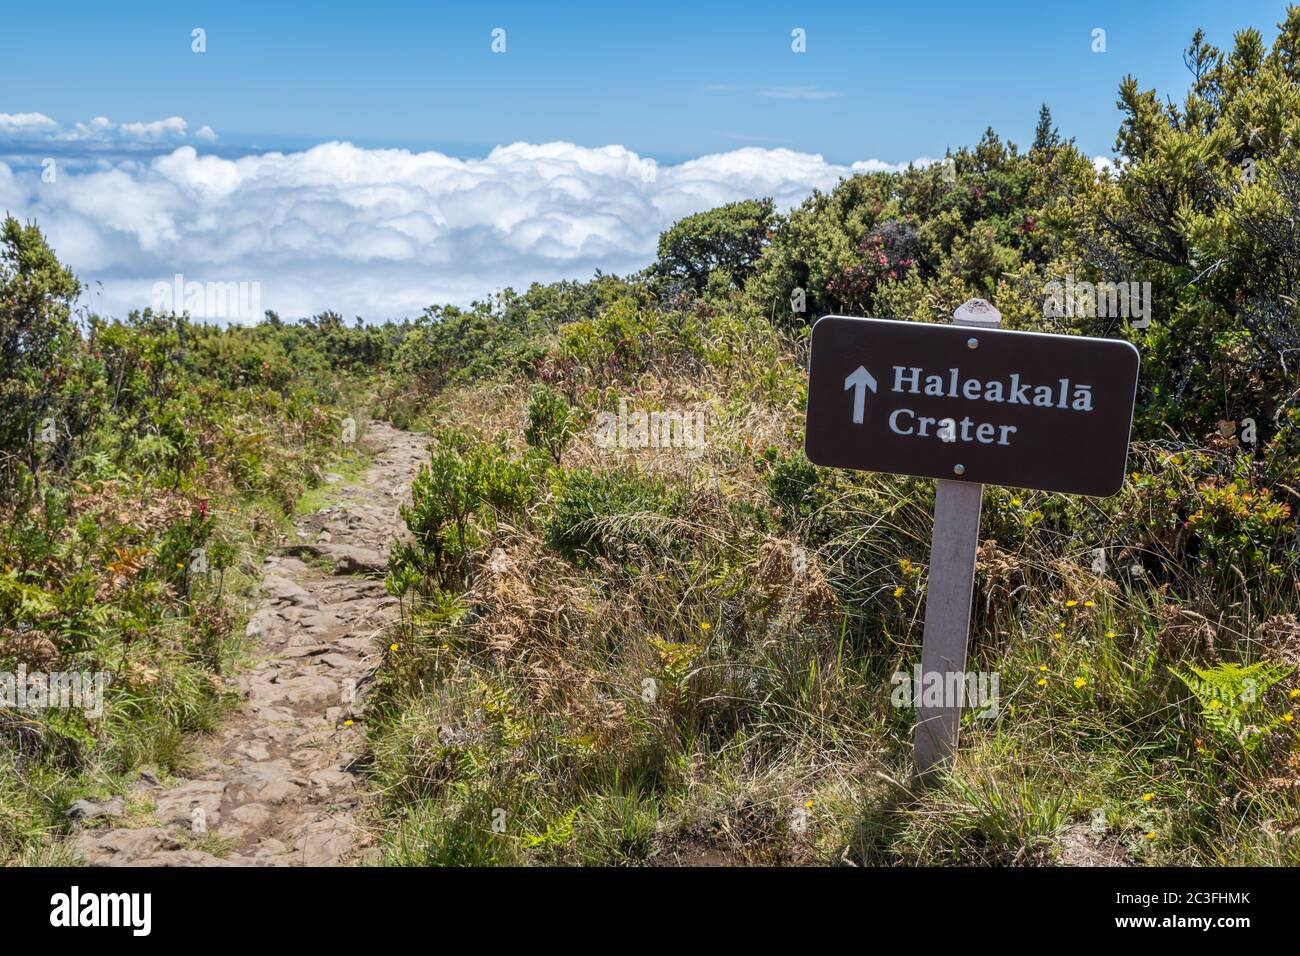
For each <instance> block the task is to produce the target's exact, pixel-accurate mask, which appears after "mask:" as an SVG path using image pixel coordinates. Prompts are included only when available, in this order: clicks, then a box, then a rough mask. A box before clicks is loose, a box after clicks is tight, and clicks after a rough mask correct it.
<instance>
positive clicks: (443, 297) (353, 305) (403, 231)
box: [0, 118, 900, 319]
mask: <svg viewBox="0 0 1300 956" xmlns="http://www.w3.org/2000/svg"><path fill="white" fill-rule="evenodd" d="M174 119H176V120H179V118H174ZM97 122H98V121H92V122H91V123H90V124H86V126H85V128H86V129H88V130H94V129H95V128H96V124H97ZM105 122H107V121H105ZM99 125H100V126H101V127H102V126H103V124H99ZM110 125H111V124H110ZM137 125H138V126H139V127H140V128H139V129H138V130H137V129H135V126H137ZM127 127H130V129H128V128H127ZM186 129H187V126H186V125H185V123H184V121H183V120H180V121H178V122H174V121H173V120H166V121H161V122H160V123H158V124H124V125H123V126H121V127H114V129H113V134H114V135H117V136H126V135H137V136H144V137H166V136H172V135H183V134H184V132H185V130H186ZM896 168H900V167H899V166H895V165H892V164H888V163H882V162H880V161H879V160H867V161H864V162H859V163H854V164H853V165H852V166H844V165H837V164H834V163H828V162H826V160H825V159H823V158H822V157H821V156H818V155H814V154H811V153H800V152H795V151H793V150H789V149H758V148H746V149H737V150H733V151H731V152H726V153H716V154H712V155H708V156H702V157H700V158H698V159H694V160H691V161H689V162H685V163H681V164H679V165H661V164H659V163H657V162H656V161H655V160H653V159H648V158H645V157H642V156H639V155H637V154H636V153H634V152H632V151H631V150H629V149H627V148H625V147H623V146H605V147H601V148H587V147H582V146H575V145H573V144H571V143H560V142H556V143H543V144H529V143H513V144H510V145H505V146H500V147H498V148H496V149H494V150H493V151H492V152H491V153H490V154H489V155H488V156H486V157H484V158H481V159H480V158H472V159H457V158H455V157H451V156H447V155H444V154H442V153H438V152H422V153H413V152H410V151H407V150H400V149H364V148H360V147H357V146H354V145H352V144H350V143H338V142H334V143H326V144H323V145H320V146H316V147H314V148H312V149H308V150H305V151H302V152H292V153H279V152H267V153H257V154H253V155H248V156H244V157H242V158H237V159H224V158H221V157H218V156H214V155H208V154H200V153H199V152H198V151H197V150H196V149H195V148H194V147H193V146H191V145H181V146H179V147H177V148H176V149H173V150H170V151H168V152H165V153H163V154H162V155H158V156H155V157H154V158H152V159H149V160H145V159H117V160H114V161H106V160H102V159H101V161H99V162H98V163H95V164H91V165H90V166H88V167H86V168H85V169H84V170H81V169H75V168H74V169H72V170H66V169H63V168H61V169H60V172H59V176H58V179H57V181H56V182H54V183H43V182H41V179H40V170H39V169H27V168H17V167H15V168H13V169H10V168H9V167H7V166H6V165H4V164H3V163H0V208H3V209H8V210H9V211H11V212H13V213H14V214H15V215H17V216H19V217H31V218H35V219H36V220H37V222H38V223H39V224H40V225H41V226H42V228H43V229H44V230H45V232H46V234H47V235H48V236H49V238H50V240H51V242H52V243H53V245H54V247H55V249H56V250H57V252H58V254H59V256H60V257H61V258H62V259H63V260H64V261H65V262H67V263H68V264H69V265H71V266H72V267H73V269H74V270H75V271H76V272H77V273H78V275H79V276H80V277H81V278H82V280H83V281H85V282H86V283H87V284H88V285H90V284H93V283H94V282H96V281H98V282H100V283H102V285H103V300H102V301H103V309H104V311H106V312H111V313H117V314H122V313H124V312H125V311H126V310H128V309H130V308H143V307H145V306H146V305H149V304H150V301H151V299H150V292H151V289H152V287H153V285H154V283H156V282H159V281H167V282H170V281H171V280H172V277H173V276H174V275H175V274H177V273H181V274H183V275H184V276H185V279H186V281H199V282H223V283H224V282H241V281H247V282H258V283H260V288H261V302H262V305H263V307H264V308H270V309H275V310H277V311H279V312H280V313H281V314H282V315H284V316H285V317H286V318H289V317H298V316H302V315H308V314H312V313H315V312H319V311H321V310H323V309H327V308H328V309H335V310H337V311H339V312H342V313H343V314H344V315H346V316H351V315H354V314H359V315H363V316H365V317H366V318H368V319H383V318H388V317H400V316H404V315H406V316H414V315H417V314H418V313H419V312H420V311H421V310H422V309H423V308H424V307H425V306H427V305H430V304H433V303H437V302H453V303H460V304H464V303H468V302H469V301H470V300H472V299H474V298H481V297H483V296H484V295H485V294H486V293H488V292H490V291H491V290H492V289H494V288H497V287H501V286H507V285H511V286H514V287H515V288H517V289H522V288H525V287H527V285H528V284H529V283H530V282H532V281H543V282H545V281H553V280H556V279H562V278H588V277H590V276H591V275H592V274H593V272H594V271H595V270H596V269H597V268H600V269H602V270H604V271H605V272H616V273H627V272H631V271H635V270H637V269H640V268H642V267H644V266H645V265H647V264H648V263H649V262H651V261H653V259H654V255H655V248H656V243H657V240H658V236H659V233H660V232H661V231H663V230H664V229H666V228H667V227H668V226H669V225H671V224H672V223H673V222H674V221H675V220H677V219H679V218H681V217H682V216H685V215H689V214H690V213H693V212H698V211H700V210H703V209H708V208H710V207H712V206H715V205H718V204H721V203H725V202H730V201H733V200H736V199H742V198H748V197H755V196H772V197H774V198H775V200H776V202H777V204H778V205H779V206H780V207H782V208H788V207H790V206H793V205H795V204H797V203H799V202H800V201H802V200H803V199H804V198H805V197H807V196H808V195H809V193H811V191H812V190H814V189H821V190H829V189H831V188H833V187H834V186H835V184H836V182H838V181H839V180H840V179H841V178H842V177H846V176H850V175H853V174H854V173H855V172H859V171H871V170H881V169H896ZM94 288H95V289H96V296H95V300H94V305H95V306H96V308H98V307H99V305H100V299H99V288H98V286H95V287H94Z"/></svg>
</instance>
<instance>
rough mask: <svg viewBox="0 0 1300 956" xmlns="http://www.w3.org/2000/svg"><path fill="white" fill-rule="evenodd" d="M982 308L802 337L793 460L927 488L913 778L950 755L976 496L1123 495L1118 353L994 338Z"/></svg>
mask: <svg viewBox="0 0 1300 956" xmlns="http://www.w3.org/2000/svg"><path fill="white" fill-rule="evenodd" d="M1000 321H1001V316H1000V315H999V314H998V312H997V310H996V309H995V308H993V306H991V305H990V304H989V303H987V302H985V301H984V300H983V299H972V300H971V301H969V302H967V303H966V304H965V305H963V306H962V307H961V308H960V309H958V310H957V312H956V314H955V315H954V317H953V322H954V324H953V325H928V324H924V323H919V322H902V321H893V320H888V319H861V318H850V317H847V316H840V315H828V316H825V317H823V318H821V319H820V320H818V322H817V324H816V325H815V326H813V331H812V351H811V356H810V358H809V366H808V413H807V420H806V432H805V439H804V448H805V451H806V452H807V455H808V459H809V461H811V462H813V464H816V465H822V466H825V467H829V468H852V469H856V470H859V471H883V472H892V473H894V474H902V475H919V476H922V477H928V478H935V479H938V480H937V482H936V486H935V502H934V533H933V540H932V542H931V548H930V576H929V583H928V585H927V591H926V606H925V631H924V636H923V638H922V646H921V681H922V685H924V682H925V680H926V678H927V677H928V676H929V675H936V674H937V675H940V676H941V677H942V684H941V685H940V686H942V687H943V688H945V689H948V690H950V696H949V695H948V694H945V699H944V702H943V704H942V705H941V706H932V705H928V704H927V705H922V704H921V703H920V702H918V703H917V705H916V714H917V725H916V740H915V751H914V762H915V765H916V771H917V773H918V775H924V774H926V773H929V772H930V771H931V770H933V769H936V768H937V767H939V766H942V765H943V764H945V763H946V762H947V760H948V758H949V757H951V755H952V753H953V751H954V750H955V749H956V746H957V731H958V727H959V724H960V719H961V711H962V707H963V705H964V702H965V701H964V696H963V690H964V686H965V681H964V679H963V678H964V676H965V669H966V641H967V632H968V630H969V627H970V607H971V592H972V590H973V587H974V579H975V549H976V546H977V544H978V541H979V519H980V504H981V497H982V491H983V486H984V485H985V484H999V485H1011V486H1014V487H1019V488H1036V489H1040V490H1044V491H1059V492H1066V493H1069V494H1083V495H1092V496H1094V497H1105V496H1107V495H1113V494H1114V493H1115V492H1117V491H1119V489H1120V487H1121V486H1122V485H1123V483H1124V473H1125V466H1126V464H1127V460H1128V440H1129V430H1130V428H1131V426H1132V421H1133V401H1134V397H1135V395H1136V392H1137V374H1138V353H1137V349H1135V348H1134V347H1133V346H1132V345H1130V344H1129V343H1128V342H1124V341H1120V340H1117V339H1093V338H1083V337H1080V336H1069V335H1049V334H1045V333H1037V332H1010V331H1003V330H1001V329H998V328H997V326H998V323H999V322H1000Z"/></svg>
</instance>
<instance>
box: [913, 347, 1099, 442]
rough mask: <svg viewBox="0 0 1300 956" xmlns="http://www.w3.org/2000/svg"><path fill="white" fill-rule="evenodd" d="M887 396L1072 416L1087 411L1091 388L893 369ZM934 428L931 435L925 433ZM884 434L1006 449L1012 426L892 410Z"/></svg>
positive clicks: (952, 370)
mask: <svg viewBox="0 0 1300 956" xmlns="http://www.w3.org/2000/svg"><path fill="white" fill-rule="evenodd" d="M893 369H894V384H893V389H892V391H894V392H896V393H899V394H904V395H925V396H927V397H930V398H963V399H967V400H969V401H983V402H992V403H996V404H1007V405H1032V406H1034V407H1037V408H1055V409H1063V410H1068V411H1075V412H1090V411H1092V386H1091V385H1081V384H1078V383H1072V382H1071V381H1070V380H1069V379H1068V378H1061V379H1057V381H1056V383H1055V384H1054V385H1034V384H1032V383H1029V382H1022V381H1021V380H1020V373H1018V372H1013V373H1012V374H1011V375H1010V376H1009V377H1008V379H1007V380H1006V381H1005V382H1003V381H1002V380H1000V379H990V380H988V381H981V380H980V379H978V378H963V377H962V375H961V370H960V369H956V368H950V369H948V370H947V374H936V373H931V374H925V372H926V370H925V369H922V368H918V367H916V366H910V367H909V366H903V365H895V366H894V367H893ZM931 426H934V428H935V431H934V432H933V436H932V433H931V431H930V428H931ZM889 430H890V431H892V432H893V433H894V434H896V435H909V436H915V437H917V438H929V437H935V438H939V439H940V440H942V441H958V440H960V441H966V442H969V441H977V442H979V443H980V444H983V445H994V444H997V445H1009V444H1011V436H1012V435H1014V434H1015V433H1016V431H1017V428H1016V426H1015V425H995V424H993V423H991V422H976V421H974V420H973V419H971V418H969V417H966V418H962V419H959V420H954V419H951V418H935V417H932V416H928V415H918V414H917V413H916V412H915V411H914V410H913V409H910V408H897V409H894V411H893V412H891V413H890V415H889Z"/></svg>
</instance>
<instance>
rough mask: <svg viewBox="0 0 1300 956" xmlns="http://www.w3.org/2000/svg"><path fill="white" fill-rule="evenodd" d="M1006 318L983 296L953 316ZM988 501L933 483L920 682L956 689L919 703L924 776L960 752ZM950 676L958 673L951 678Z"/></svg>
mask: <svg viewBox="0 0 1300 956" xmlns="http://www.w3.org/2000/svg"><path fill="white" fill-rule="evenodd" d="M1001 322H1002V316H1001V314H1000V313H999V312H998V310H997V309H995V308H994V307H993V306H992V305H989V304H988V303H987V302H985V301H984V300H983V299H973V300H971V301H970V302H967V303H966V304H965V305H963V306H962V307H961V308H959V309H958V310H957V311H956V313H954V315H953V324H954V325H966V326H971V327H975V328H993V329H996V328H997V327H998V326H999V325H1000V324H1001ZM957 464H958V465H961V462H958V463H957ZM954 467H956V466H954ZM964 470H965V469H964V468H963V471H964ZM983 503H984V486H983V485H982V484H974V483H966V482H960V481H950V480H948V479H945V478H940V479H938V480H937V481H936V482H935V483H934V529H933V531H932V532H931V536H930V577H929V581H928V582H927V584H926V587H925V630H924V631H923V632H922V636H921V686H922V687H924V686H925V681H926V679H927V678H926V676H925V675H927V674H935V673H938V674H941V675H942V676H943V683H942V684H941V685H940V686H941V687H944V688H945V689H947V688H948V687H950V686H951V687H953V688H954V694H955V699H953V700H948V701H945V702H944V704H943V705H941V706H925V705H924V704H923V703H922V701H923V700H924V697H922V699H921V700H918V701H917V702H916V731H915V733H914V736H913V740H912V767H913V770H914V772H915V774H916V776H917V777H918V778H920V779H924V777H925V776H926V775H927V774H929V773H931V772H932V771H933V770H934V769H935V768H937V767H943V766H945V765H947V764H948V763H949V761H950V760H951V759H952V755H953V754H954V753H955V752H956V750H957V735H958V732H959V731H960V729H961V711H962V708H963V707H964V706H965V705H966V681H965V674H966V647H967V643H968V640H969V636H970V634H969V631H970V608H971V594H972V592H973V591H974V589H975V551H976V549H977V548H978V547H979V533H980V509H981V508H982V506H983ZM949 674H956V675H959V676H958V678H957V679H956V680H952V681H951V682H950V681H949V677H948V675H949Z"/></svg>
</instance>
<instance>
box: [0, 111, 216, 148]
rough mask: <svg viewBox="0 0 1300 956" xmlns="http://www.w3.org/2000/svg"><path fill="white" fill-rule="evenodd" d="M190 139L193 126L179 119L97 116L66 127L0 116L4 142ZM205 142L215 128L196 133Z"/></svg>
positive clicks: (30, 117) (29, 116)
mask: <svg viewBox="0 0 1300 956" xmlns="http://www.w3.org/2000/svg"><path fill="white" fill-rule="evenodd" d="M188 138H189V124H188V123H187V122H185V120H184V119H182V118H181V117H179V116H169V117H167V118H166V119H160V120H151V121H148V122H130V123H114V122H113V121H112V120H110V119H109V118H108V117H107V116H96V117H95V118H94V119H92V120H91V121H90V122H88V123H74V124H72V126H70V127H66V128H65V127H64V126H63V125H62V124H60V123H59V122H57V121H56V120H53V119H50V117H48V116H46V115H44V114H43V113H0V140H12V141H18V142H24V143H42V142H45V143H65V144H66V143H155V144H156V143H162V144H168V143H181V142H184V141H185V140H186V139H188ZM194 138H195V139H198V140H201V141H203V142H215V140H216V138H217V135H216V133H214V132H213V131H212V127H210V126H203V127H201V128H200V129H198V130H197V131H196V132H195V133H194Z"/></svg>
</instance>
